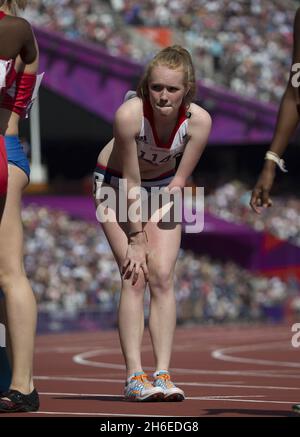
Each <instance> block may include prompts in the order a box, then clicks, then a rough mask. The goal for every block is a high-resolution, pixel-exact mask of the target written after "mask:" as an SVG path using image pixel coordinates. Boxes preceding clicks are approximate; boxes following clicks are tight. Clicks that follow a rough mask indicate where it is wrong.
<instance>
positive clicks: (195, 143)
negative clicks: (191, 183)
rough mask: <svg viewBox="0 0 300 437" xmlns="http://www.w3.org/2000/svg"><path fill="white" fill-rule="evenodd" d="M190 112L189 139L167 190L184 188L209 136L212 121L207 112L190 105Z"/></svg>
mask: <svg viewBox="0 0 300 437" xmlns="http://www.w3.org/2000/svg"><path fill="white" fill-rule="evenodd" d="M191 112H192V116H191V119H190V121H189V128H188V134H189V137H190V139H189V141H188V143H187V145H186V147H185V149H184V153H183V156H182V158H181V161H180V164H179V166H178V168H177V171H176V174H175V176H174V178H173V180H172V182H171V184H170V185H169V186H168V188H169V190H170V189H172V188H173V187H180V188H183V187H184V186H185V184H186V181H187V179H188V178H189V177H190V176H191V174H192V173H193V170H194V168H195V167H196V165H197V163H198V161H199V159H200V157H201V155H202V153H203V151H204V149H205V146H206V144H207V140H208V136H209V134H210V130H211V124H212V120H211V117H210V115H209V114H208V112H206V111H205V110H204V109H203V108H200V106H198V105H195V104H192V105H191Z"/></svg>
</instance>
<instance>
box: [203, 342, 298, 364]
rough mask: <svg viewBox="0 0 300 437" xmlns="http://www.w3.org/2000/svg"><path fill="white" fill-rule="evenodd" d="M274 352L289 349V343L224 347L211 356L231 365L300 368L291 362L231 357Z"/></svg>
mask: <svg viewBox="0 0 300 437" xmlns="http://www.w3.org/2000/svg"><path fill="white" fill-rule="evenodd" d="M267 349H269V350H270V349H271V350H276V351H278V349H291V345H290V343H286V342H273V343H272V342H271V343H270V342H269V343H261V344H258V345H253V344H251V345H243V346H233V347H226V348H222V349H217V350H214V351H213V352H212V354H211V356H212V357H213V358H215V359H217V360H222V361H229V362H232V363H247V364H250V363H251V364H260V365H264V366H279V367H294V368H300V363H299V362H298V363H296V362H291V361H275V360H262V359H256V358H246V357H236V356H233V355H231V354H232V353H239V352H256V351H260V350H267Z"/></svg>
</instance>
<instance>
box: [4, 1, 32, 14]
mask: <svg viewBox="0 0 300 437" xmlns="http://www.w3.org/2000/svg"><path fill="white" fill-rule="evenodd" d="M27 3H28V0H0V7H1V6H4V5H6V6H7V7H8V8H9V9H10V10H11V11H12V12H13V13H14V14H16V13H17V11H18V9H25V8H26V6H27Z"/></svg>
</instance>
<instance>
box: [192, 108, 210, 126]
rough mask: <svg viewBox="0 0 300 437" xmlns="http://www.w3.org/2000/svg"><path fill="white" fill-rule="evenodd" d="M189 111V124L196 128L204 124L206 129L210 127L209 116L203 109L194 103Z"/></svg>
mask: <svg viewBox="0 0 300 437" xmlns="http://www.w3.org/2000/svg"><path fill="white" fill-rule="evenodd" d="M189 111H190V113H191V124H193V125H198V126H199V125H201V126H203V125H204V124H205V125H207V126H208V127H210V126H211V123H212V120H211V116H210V114H209V113H208V112H207V111H206V110H205V109H204V108H202V107H201V106H199V105H197V104H196V103H191V104H190V107H189Z"/></svg>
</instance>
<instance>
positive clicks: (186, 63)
mask: <svg viewBox="0 0 300 437" xmlns="http://www.w3.org/2000/svg"><path fill="white" fill-rule="evenodd" d="M158 65H163V66H166V67H168V68H170V69H172V70H178V69H182V70H183V73H184V78H183V82H184V86H185V88H186V90H188V92H187V94H186V96H185V97H184V103H185V104H186V105H187V106H189V105H190V103H191V102H192V101H193V99H194V98H195V95H196V80H195V69H194V65H193V61H192V58H191V55H190V54H189V52H188V51H187V50H186V49H184V48H183V47H181V46H179V45H174V46H170V47H166V48H165V49H163V50H161V51H160V52H159V53H157V55H156V56H155V57H154V58H153V59H152V61H151V62H150V63H149V64H148V65H147V67H146V70H145V72H144V74H143V76H142V78H141V80H140V83H139V85H138V87H137V95H138V97H140V98H141V99H143V100H144V99H146V98H147V97H148V95H149V90H148V82H149V77H150V75H151V72H152V70H153V68H154V67H157V66H158Z"/></svg>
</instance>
